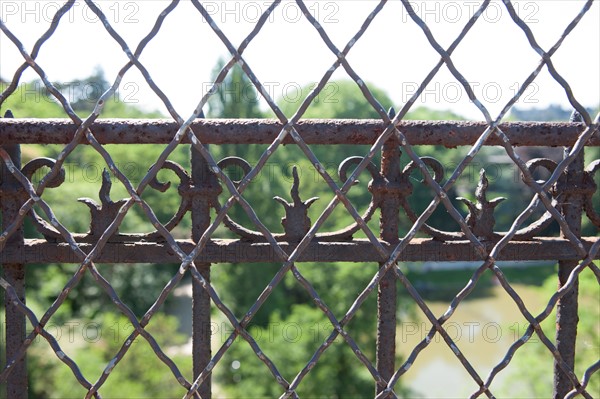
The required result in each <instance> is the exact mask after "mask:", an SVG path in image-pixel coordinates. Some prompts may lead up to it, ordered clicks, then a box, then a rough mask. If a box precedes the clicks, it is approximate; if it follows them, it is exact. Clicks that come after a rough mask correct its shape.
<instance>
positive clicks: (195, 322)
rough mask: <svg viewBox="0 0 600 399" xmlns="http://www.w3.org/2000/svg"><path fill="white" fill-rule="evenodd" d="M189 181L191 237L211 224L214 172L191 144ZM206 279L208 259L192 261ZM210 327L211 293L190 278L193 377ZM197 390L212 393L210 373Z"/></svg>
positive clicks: (206, 351)
mask: <svg viewBox="0 0 600 399" xmlns="http://www.w3.org/2000/svg"><path fill="white" fill-rule="evenodd" d="M191 162H192V181H193V184H194V188H195V190H196V193H195V195H194V196H193V199H192V239H193V240H194V241H195V242H198V241H199V240H200V237H201V236H202V234H203V233H204V231H205V230H206V229H207V228H208V226H209V225H210V196H209V195H207V193H208V192H209V191H211V189H212V187H213V185H214V184H218V183H215V181H214V180H216V179H215V177H214V175H213V174H212V173H211V172H210V170H209V168H208V164H207V163H206V160H205V159H204V157H203V156H202V154H200V152H198V151H197V150H196V149H195V148H194V147H193V146H192V147H191ZM194 264H195V265H196V267H197V268H198V271H199V272H200V274H201V275H202V277H204V279H205V280H206V281H207V282H210V263H199V262H195V263H194ZM210 340H211V329H210V296H209V295H208V293H207V292H206V290H205V289H204V288H202V285H201V284H200V283H199V282H197V281H196V280H195V279H193V280H192V341H193V345H192V347H193V352H194V353H193V364H194V366H193V367H194V378H196V377H198V376H199V375H200V373H201V372H202V370H204V368H205V367H206V365H207V364H208V363H209V362H210V359H211V357H212V354H211V348H210ZM198 394H200V397H202V398H203V399H208V398H210V397H211V395H212V394H211V377H209V378H207V379H206V380H205V381H204V382H203V383H202V385H201V386H200V388H199V389H198Z"/></svg>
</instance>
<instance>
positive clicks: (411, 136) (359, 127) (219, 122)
mask: <svg viewBox="0 0 600 399" xmlns="http://www.w3.org/2000/svg"><path fill="white" fill-rule="evenodd" d="M397 126H398V128H399V129H400V130H401V131H402V132H403V133H404V135H405V136H406V138H407V139H408V141H409V142H410V143H411V144H412V145H443V146H446V147H457V146H466V145H473V144H474V143H475V142H476V141H477V139H478V138H479V137H480V135H481V133H482V132H483V131H484V130H485V128H486V127H487V124H486V123H485V122H468V121H401V122H400V123H399V124H398V125H397ZM499 127H500V129H501V130H502V131H503V132H504V133H505V134H506V135H507V136H508V138H509V139H510V142H511V144H512V145H513V146H544V147H549V146H570V145H573V144H574V143H575V142H576V140H577V138H578V136H579V135H580V134H581V132H583V131H584V130H585V128H586V126H585V124H583V123H570V122H506V123H502V124H500V125H499ZM91 128H92V131H93V133H94V136H95V137H96V139H97V140H98V141H99V142H100V143H101V144H167V143H169V142H171V140H172V139H173V136H174V135H175V133H176V132H177V128H178V125H177V123H176V122H175V121H173V120H169V119H100V120H97V121H96V122H94V124H93V125H92V127H91ZM282 128H283V125H282V124H281V123H280V122H279V121H276V120H271V119H198V120H197V121H195V122H194V123H193V124H192V129H193V130H194V132H195V133H196V135H197V136H198V138H199V139H200V140H201V141H202V142H203V143H205V144H271V143H272V141H273V140H274V139H275V137H277V135H278V134H279V132H280V131H281V129H282ZM296 128H297V130H298V133H299V134H300V135H301V136H302V138H303V140H304V141H305V142H306V143H307V144H373V143H374V142H375V141H376V140H377V138H378V137H379V136H380V135H381V133H382V132H383V130H384V128H385V125H384V123H383V122H382V121H380V120H376V119H305V120H302V121H300V122H298V123H297V124H296ZM75 131H76V126H75V124H74V123H73V122H72V121H71V120H69V119H8V118H7V119H0V145H6V144H36V143H37V144H66V143H69V142H70V141H71V140H72V139H73V136H74V134H75ZM188 141H189V139H188V138H187V137H186V138H184V140H183V142H184V143H186V142H188ZM500 141H501V140H500V138H498V137H497V136H496V135H491V136H490V137H489V139H488V140H487V141H486V143H485V145H500V144H501V142H500ZM284 143H287V144H291V143H293V140H292V139H291V138H290V137H288V138H287V139H286V140H285V141H284ZM586 145H588V146H596V147H597V146H600V132H598V131H596V132H595V133H594V134H593V135H592V136H591V138H590V140H589V141H588V142H587V144H586Z"/></svg>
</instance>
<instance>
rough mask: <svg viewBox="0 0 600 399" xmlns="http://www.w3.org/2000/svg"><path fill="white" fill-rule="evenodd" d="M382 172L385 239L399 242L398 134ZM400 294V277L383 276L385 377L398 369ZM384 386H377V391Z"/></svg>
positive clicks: (380, 309) (380, 359)
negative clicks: (397, 330) (397, 297)
mask: <svg viewBox="0 0 600 399" xmlns="http://www.w3.org/2000/svg"><path fill="white" fill-rule="evenodd" d="M381 173H382V174H383V176H384V177H385V179H386V183H387V184H388V185H389V188H390V189H389V190H386V191H385V192H384V193H383V201H382V203H381V219H380V222H379V228H380V230H381V238H382V239H383V240H384V241H387V242H389V243H390V244H392V245H394V244H397V243H398V223H399V212H400V200H399V197H398V196H397V193H396V192H394V190H393V187H394V186H398V185H399V184H400V147H399V142H398V140H397V139H396V137H391V138H390V139H389V140H388V141H387V142H386V143H385V144H384V146H383V148H382V159H381ZM381 265H383V263H381V264H380V267H381ZM396 296H397V293H396V278H395V276H394V273H392V272H389V273H387V274H386V275H385V276H384V277H383V278H382V279H381V281H380V283H379V287H378V291H377V371H379V373H380V374H381V376H382V377H383V378H384V379H385V380H389V379H390V378H391V377H392V375H393V374H394V371H395V357H396ZM384 388H385V387H380V386H377V387H376V392H377V393H379V392H381V391H382V390H383V389H384Z"/></svg>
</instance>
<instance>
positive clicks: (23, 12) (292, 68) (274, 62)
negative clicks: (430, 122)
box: [0, 0, 600, 119]
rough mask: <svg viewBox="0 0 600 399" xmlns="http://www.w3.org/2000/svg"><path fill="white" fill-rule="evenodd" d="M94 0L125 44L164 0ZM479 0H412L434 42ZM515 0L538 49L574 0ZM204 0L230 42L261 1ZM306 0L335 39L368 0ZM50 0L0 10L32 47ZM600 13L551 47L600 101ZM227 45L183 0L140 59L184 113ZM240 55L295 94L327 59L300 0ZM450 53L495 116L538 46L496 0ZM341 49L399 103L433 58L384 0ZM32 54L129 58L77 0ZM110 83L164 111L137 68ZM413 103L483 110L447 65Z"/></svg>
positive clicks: (112, 68) (6, 55)
mask: <svg viewBox="0 0 600 399" xmlns="http://www.w3.org/2000/svg"><path fill="white" fill-rule="evenodd" d="M97 3H98V4H99V5H100V7H101V9H102V10H103V11H104V12H105V14H106V15H107V17H108V19H109V20H110V22H111V24H112V25H113V27H114V28H115V29H116V30H117V32H118V33H119V34H120V35H121V36H122V37H123V38H124V39H125V40H126V42H127V44H128V45H129V46H130V48H131V49H132V50H135V48H136V47H137V44H138V43H139V41H140V40H141V38H142V37H144V36H145V35H146V34H147V33H148V32H149V31H150V29H151V27H152V26H153V24H154V22H155V20H156V17H157V16H158V14H159V13H160V11H161V10H162V9H164V8H165V7H166V6H167V4H168V2H167V1H159V0H145V1H128V0H121V1H116V0H103V1H97ZM480 3H481V2H480V1H473V0H459V1H432V0H427V1H413V2H412V4H413V6H414V7H415V10H417V12H418V14H419V15H420V16H421V18H423V19H424V20H425V22H427V23H428V25H429V26H430V28H431V30H432V32H433V34H434V36H435V38H436V40H438V42H439V43H440V44H441V45H442V46H443V47H444V48H447V47H448V46H449V45H450V43H451V42H452V41H453V40H454V39H455V38H456V36H457V35H458V33H459V32H460V30H461V29H462V28H463V26H464V25H465V23H466V21H467V20H468V18H469V17H470V16H471V15H472V13H473V12H474V10H475V9H476V8H477V6H478V5H479V4H480ZM513 3H514V4H515V8H516V9H517V11H518V12H519V15H520V17H521V18H523V19H524V20H525V21H526V22H527V23H528V25H529V26H530V28H531V29H532V31H533V33H534V34H535V36H536V39H537V40H538V43H539V44H540V45H541V46H542V47H543V48H544V49H545V50H547V49H549V48H550V47H551V46H552V45H553V44H554V43H555V42H556V40H557V39H558V38H559V37H560V34H561V33H562V32H563V30H564V29H565V27H566V26H567V25H568V23H569V22H570V21H571V20H572V19H573V17H574V16H575V15H576V14H577V13H578V12H579V10H580V9H581V7H582V6H583V4H584V2H583V1H580V0H569V1H554V0H544V1H525V0H522V1H514V2H513ZM203 4H204V5H205V7H206V8H207V10H209V12H210V13H211V14H212V15H213V18H214V19H215V22H216V23H217V24H218V25H219V26H220V27H221V28H222V29H223V31H224V32H225V33H226V34H227V35H228V37H229V38H230V40H231V41H232V43H233V44H234V45H235V46H236V47H237V45H239V43H240V42H241V40H242V39H243V38H244V37H245V36H246V35H247V34H248V33H249V32H250V31H251V29H252V28H253V26H254V23H255V22H256V21H257V19H258V13H259V11H263V10H265V9H266V8H267V6H268V4H269V1H267V0H257V1H243V2H242V1H205V2H203ZM306 4H307V6H308V8H309V9H310V10H311V12H313V15H314V16H315V17H316V18H317V19H319V21H320V22H321V24H322V26H323V27H324V29H325V30H326V32H327V33H328V35H329V36H330V37H331V39H332V41H333V42H334V43H335V45H336V46H337V47H338V48H340V49H342V48H343V47H344V46H345V44H346V43H347V42H348V40H349V39H350V38H351V37H352V36H353V35H354V33H355V32H356V31H357V30H358V28H359V27H360V25H361V24H362V23H363V21H364V20H365V18H366V16H367V15H368V14H369V12H371V10H373V9H374V7H375V6H376V4H377V2H376V1H374V0H368V1H358V0H357V1H351V0H346V1H330V0H320V1H307V2H306ZM60 5H62V2H60V1H32V0H30V1H22V0H21V1H7V0H0V18H2V20H3V21H4V22H5V23H6V25H7V26H8V28H9V29H11V31H12V32H13V33H14V34H16V36H17V37H18V38H19V39H20V40H21V41H22V42H23V44H24V45H25V47H26V49H27V50H28V51H30V50H31V48H32V47H33V44H34V43H35V41H36V40H37V38H38V37H39V36H40V35H41V34H42V33H43V32H44V31H45V30H46V29H47V28H48V26H49V23H50V20H51V18H52V16H53V15H54V13H55V12H56V10H57V9H58V7H59V6H60ZM599 21H600V5H599V4H598V2H594V4H593V5H592V9H591V10H590V11H589V12H588V13H587V14H586V15H585V16H584V18H583V20H582V21H581V23H580V24H579V25H578V26H577V27H576V28H575V30H574V31H573V32H572V33H571V34H570V36H569V37H567V39H566V40H565V41H564V43H563V45H562V47H561V48H560V49H559V50H558V51H557V52H556V53H555V55H554V56H553V58H552V60H553V62H554V65H555V67H556V69H557V70H558V72H559V73H560V74H561V75H562V76H563V77H564V78H565V79H566V80H567V81H568V82H569V84H570V85H571V87H572V88H573V92H574V94H575V97H576V98H577V99H578V100H579V101H580V102H581V103H582V104H583V105H585V106H589V107H597V106H598V105H599V104H600V22H599ZM227 55H228V52H227V49H226V48H225V46H224V45H223V44H222V43H221V42H220V40H219V38H218V37H217V36H216V35H215V34H214V33H213V31H212V30H211V29H210V26H209V24H208V23H206V21H204V20H203V18H202V17H201V15H200V13H199V12H198V11H197V10H196V9H195V8H194V7H193V5H192V4H191V2H188V1H182V2H181V3H180V4H179V5H178V6H177V8H176V9H175V10H174V11H173V12H172V13H171V15H169V16H168V17H167V19H166V21H165V23H164V25H163V27H162V29H161V31H160V32H159V34H158V35H157V36H156V38H155V39H154V40H152V41H151V43H150V44H149V45H148V46H147V47H146V49H145V51H144V53H143V54H142V57H141V61H142V63H143V64H144V65H145V66H146V67H147V68H148V70H149V72H150V74H151V76H152V78H153V79H154V81H155V82H156V83H157V84H158V86H159V87H160V88H161V89H162V90H163V91H164V92H165V93H166V94H167V95H168V97H169V98H170V99H171V101H172V102H173V104H174V106H175V108H176V110H177V111H178V112H180V113H181V114H182V115H183V116H184V118H186V117H187V116H189V114H190V113H191V112H192V110H193V109H194V107H195V106H196V104H197V103H198V101H199V99H200V98H201V96H202V94H203V93H204V92H205V91H206V90H208V88H209V87H210V82H211V80H210V76H211V71H212V69H213V68H214V65H215V63H216V60H217V58H218V57H219V56H224V57H226V56H227ZM244 58H245V60H246V61H247V63H248V65H249V66H250V67H251V68H252V69H253V71H254V72H255V74H256V75H257V77H258V79H259V80H261V81H262V82H263V83H264V84H265V85H266V86H267V88H268V89H269V91H270V93H271V95H272V97H273V98H275V99H282V98H283V99H286V100H293V99H294V98H295V97H296V96H297V94H298V88H299V87H300V86H304V85H306V84H313V83H315V82H317V81H319V80H320V78H321V77H322V76H323V74H324V73H325V71H326V70H327V69H328V68H329V67H330V66H331V65H332V63H333V62H334V61H335V56H334V55H333V54H332V53H331V51H330V50H329V49H328V48H327V47H326V46H325V44H324V43H323V41H322V40H321V39H320V37H319V36H318V34H317V31H316V30H315V29H314V27H312V26H311V25H310V24H309V23H308V21H307V20H306V19H305V18H304V17H303V16H301V14H300V10H299V8H298V6H297V5H296V4H295V3H294V2H292V1H286V0H284V1H283V3H282V5H280V7H279V8H278V9H277V10H276V11H275V12H274V13H273V15H272V17H271V19H270V21H269V22H268V23H267V24H266V25H265V27H264V28H263V30H262V31H261V32H260V33H259V34H258V36H257V37H256V38H255V39H254V41H253V42H252V43H251V44H250V46H249V47H248V49H247V50H246V51H245V53H244ZM452 59H453V61H454V64H455V66H456V67H457V69H458V70H459V71H460V72H461V73H462V74H463V75H464V76H465V77H466V79H467V80H468V81H469V82H471V83H472V84H473V87H474V91H475V94H476V95H477V96H478V98H479V99H480V100H481V101H482V102H483V103H484V105H485V106H486V107H488V109H489V110H490V112H491V113H492V115H493V116H495V115H496V114H497V113H498V112H499V111H500V110H501V109H502V108H503V106H504V104H505V103H506V102H507V101H508V100H509V99H510V98H511V97H512V95H514V93H515V91H516V90H517V89H518V88H519V87H520V85H521V83H522V82H523V81H524V80H525V79H526V77H527V76H528V75H529V73H531V71H533V69H534V68H535V67H536V66H537V64H538V63H539V59H540V57H539V56H538V55H537V53H536V52H535V51H534V50H533V49H532V48H531V47H530V46H529V44H528V42H527V40H526V37H525V35H524V33H523V32H522V31H521V30H520V29H519V28H518V27H517V25H516V24H514V23H513V22H512V20H511V19H510V16H509V15H508V12H507V10H506V8H505V7H504V5H503V4H502V2H500V1H496V0H494V1H492V3H491V5H490V7H489V8H488V10H487V11H486V12H485V13H484V15H483V17H482V18H480V20H479V21H478V22H477V23H476V24H475V26H474V27H473V28H472V30H471V31H470V32H469V33H468V34H467V37H466V38H465V40H464V41H463V42H462V43H461V44H460V45H459V47H458V48H457V49H456V51H455V52H454V54H453V56H452ZM348 60H349V62H350V64H351V65H352V67H353V68H354V69H355V71H356V72H357V73H358V74H359V75H360V76H361V78H362V79H363V80H364V81H366V82H368V83H371V84H373V85H375V86H377V87H379V88H382V89H384V90H385V91H386V92H387V93H388V94H389V96H390V97H391V98H392V100H393V101H394V103H395V106H396V109H399V108H401V106H402V105H403V104H404V102H405V101H406V100H407V99H408V98H409V97H410V95H411V94H412V93H413V92H414V90H415V88H416V86H417V85H418V84H419V83H420V82H421V81H422V79H423V78H424V77H425V76H426V74H427V73H428V72H429V71H430V70H431V69H432V68H433V66H434V65H435V64H436V63H437V61H438V60H439V55H438V54H437V53H436V52H435V51H434V50H433V48H432V47H431V46H430V45H429V43H428V42H427V40H426V38H425V35H424V34H423V32H422V31H421V30H420V29H419V28H418V27H417V25H416V24H415V23H414V22H413V21H412V19H411V18H410V17H409V15H408V13H407V11H406V10H405V9H404V7H403V6H402V4H401V3H400V2H399V1H392V0H390V1H389V2H388V4H386V6H385V7H384V9H383V11H382V12H380V13H379V15H378V16H377V17H376V18H375V20H374V21H373V23H372V25H371V26H370V27H369V29H368V30H367V32H366V33H365V34H364V36H363V37H362V38H361V39H360V40H359V41H358V42H357V43H356V45H355V46H354V48H353V49H352V50H351V51H350V53H349V55H348ZM37 61H38V62H39V64H40V65H41V66H42V68H44V70H45V71H46V73H47V75H48V77H49V79H50V80H51V81H53V82H68V81H70V80H72V79H76V78H85V77H87V76H89V75H90V74H91V73H92V72H93V70H94V68H95V67H96V66H101V67H102V68H103V69H104V70H105V72H106V76H107V78H108V79H109V80H110V81H112V80H113V79H114V77H115V76H116V73H117V71H118V70H119V69H120V68H121V67H122V66H123V65H124V64H125V63H126V62H127V57H126V55H125V53H124V52H123V51H122V50H121V49H120V47H119V46H118V44H117V43H116V42H115V41H114V40H113V39H112V38H111V37H110V36H109V35H108V33H107V31H106V30H105V29H104V27H103V25H102V24H101V23H100V22H99V21H98V19H97V18H96V17H95V15H94V14H93V13H92V12H91V10H89V8H87V6H86V5H85V4H83V3H82V2H78V3H77V4H76V6H75V7H74V9H73V10H71V11H70V12H69V13H68V14H67V15H66V16H65V17H64V18H63V20H62V21H61V23H60V25H59V27H58V29H57V31H56V33H55V34H54V35H53V36H52V38H51V39H49V40H48V42H47V43H46V44H45V45H44V47H42V50H41V52H40V54H39V56H38V58H37ZM22 62H23V58H22V57H21V55H20V54H19V52H18V51H17V49H16V47H15V46H14V45H13V43H12V42H11V41H10V40H9V39H8V38H7V37H6V35H4V33H2V32H0V76H1V77H2V78H4V79H12V76H13V74H14V71H15V70H16V68H17V67H18V66H19V65H20V64H21V63H22ZM36 77H37V76H36V74H35V72H33V71H32V70H29V71H28V72H26V73H25V75H24V80H25V81H28V80H32V79H35V78H36ZM345 78H348V75H347V74H346V73H345V71H343V68H341V67H340V69H339V70H338V71H336V73H335V74H334V75H333V79H345ZM120 95H121V97H122V98H123V99H124V100H126V101H129V102H133V103H137V104H138V105H141V106H143V107H144V108H147V109H158V110H160V111H161V112H163V113H165V114H166V109H165V108H164V106H162V103H161V102H160V100H159V99H158V97H157V96H156V95H155V94H153V93H152V91H151V90H150V88H149V87H148V85H147V84H146V83H145V82H144V79H143V77H142V75H141V74H140V73H139V71H137V70H136V69H135V68H132V69H131V70H130V71H129V72H128V73H127V74H126V75H125V78H124V79H123V82H122V84H121V86H120ZM321 98H324V99H332V100H334V101H335V88H334V87H333V86H328V87H326V88H325V90H324V92H323V94H322V97H321ZM549 104H560V105H563V106H569V104H568V100H567V98H566V95H565V93H564V90H563V89H562V88H561V87H560V86H559V85H558V83H556V82H555V81H554V80H553V79H552V78H551V77H550V75H549V73H548V71H547V69H546V68H544V69H543V70H542V73H541V74H540V76H539V77H538V78H537V79H536V81H535V82H534V85H533V86H532V87H531V88H530V89H528V90H527V91H526V93H525V96H524V97H523V98H522V99H521V101H520V102H519V103H518V106H520V107H525V108H529V107H545V106H547V105H549ZM263 105H264V107H265V108H266V105H265V104H263ZM417 105H426V106H429V107H432V108H436V109H450V110H453V111H455V112H457V113H459V114H462V115H464V116H466V117H469V118H473V119H482V115H481V113H480V112H479V111H478V110H477V108H476V107H475V106H474V105H473V104H471V103H470V102H469V101H468V98H467V95H466V93H465V92H464V90H463V89H462V88H461V87H460V85H459V83H458V82H457V81H456V79H455V78H454V77H453V76H452V75H451V73H450V72H449V71H448V69H447V68H446V67H445V66H444V67H442V69H441V70H440V72H439V74H438V75H437V76H436V77H435V78H434V80H433V81H432V82H431V83H430V85H429V86H428V89H427V91H426V93H425V94H424V95H423V96H421V98H420V99H419V100H418V101H417Z"/></svg>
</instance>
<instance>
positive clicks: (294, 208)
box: [273, 165, 319, 241]
mask: <svg viewBox="0 0 600 399" xmlns="http://www.w3.org/2000/svg"><path fill="white" fill-rule="evenodd" d="M292 176H293V179H294V182H293V183H292V188H291V190H290V195H291V197H292V201H293V202H288V201H286V200H284V199H283V198H281V197H279V196H276V197H273V199H274V200H275V201H277V202H279V203H280V204H281V205H283V207H284V208H285V217H283V218H282V219H281V224H282V225H283V229H284V231H285V235H284V238H285V239H286V240H288V241H299V240H301V239H302V238H303V237H304V236H305V235H306V233H308V230H309V229H310V226H311V221H310V218H309V217H308V208H310V206H311V205H312V204H313V203H314V202H315V201H316V200H318V199H319V197H313V198H310V199H308V200H306V201H302V199H301V198H300V190H299V188H300V178H299V177H298V168H297V167H296V166H295V165H294V167H293V168H292Z"/></svg>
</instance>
